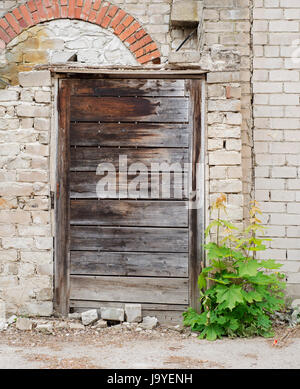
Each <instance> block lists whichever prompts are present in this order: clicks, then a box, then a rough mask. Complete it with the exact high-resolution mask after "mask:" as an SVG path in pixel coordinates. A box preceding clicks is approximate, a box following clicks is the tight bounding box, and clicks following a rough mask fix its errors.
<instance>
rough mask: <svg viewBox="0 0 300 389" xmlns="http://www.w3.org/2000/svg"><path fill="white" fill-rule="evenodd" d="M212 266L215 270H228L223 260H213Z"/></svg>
mask: <svg viewBox="0 0 300 389" xmlns="http://www.w3.org/2000/svg"><path fill="white" fill-rule="evenodd" d="M211 264H212V265H213V267H214V268H215V269H221V270H224V269H226V265H225V263H224V262H223V261H222V260H216V259H213V260H212V261H211Z"/></svg>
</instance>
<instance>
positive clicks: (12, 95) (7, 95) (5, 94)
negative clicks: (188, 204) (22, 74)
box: [0, 89, 19, 101]
mask: <svg viewBox="0 0 300 389" xmlns="http://www.w3.org/2000/svg"><path fill="white" fill-rule="evenodd" d="M18 98H19V93H18V92H17V91H14V90H6V89H3V90H0V101H16V100H18Z"/></svg>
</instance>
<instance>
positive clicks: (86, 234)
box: [71, 226, 188, 253]
mask: <svg viewBox="0 0 300 389" xmlns="http://www.w3.org/2000/svg"><path fill="white" fill-rule="evenodd" d="M71 250H76V251H77V250H81V251H82V250H103V251H134V252H140V251H148V252H157V253H158V252H169V253H185V252H187V251H188V231H187V229H185V228H145V227H140V228H134V227H98V226H71Z"/></svg>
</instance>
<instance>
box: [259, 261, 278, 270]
mask: <svg viewBox="0 0 300 389" xmlns="http://www.w3.org/2000/svg"><path fill="white" fill-rule="evenodd" d="M259 264H260V266H262V267H264V268H265V269H280V268H281V267H282V266H283V265H282V264H281V263H276V262H275V259H268V260H267V261H261V262H260V263H259Z"/></svg>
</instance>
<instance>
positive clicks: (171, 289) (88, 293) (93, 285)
mask: <svg viewBox="0 0 300 389" xmlns="http://www.w3.org/2000/svg"><path fill="white" fill-rule="evenodd" d="M70 296H71V299H84V300H101V301H126V302H136V303H141V302H144V303H145V302H148V303H160V304H187V303H188V279H187V278H150V277H105V276H99V277H97V276H71V292H70Z"/></svg>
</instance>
